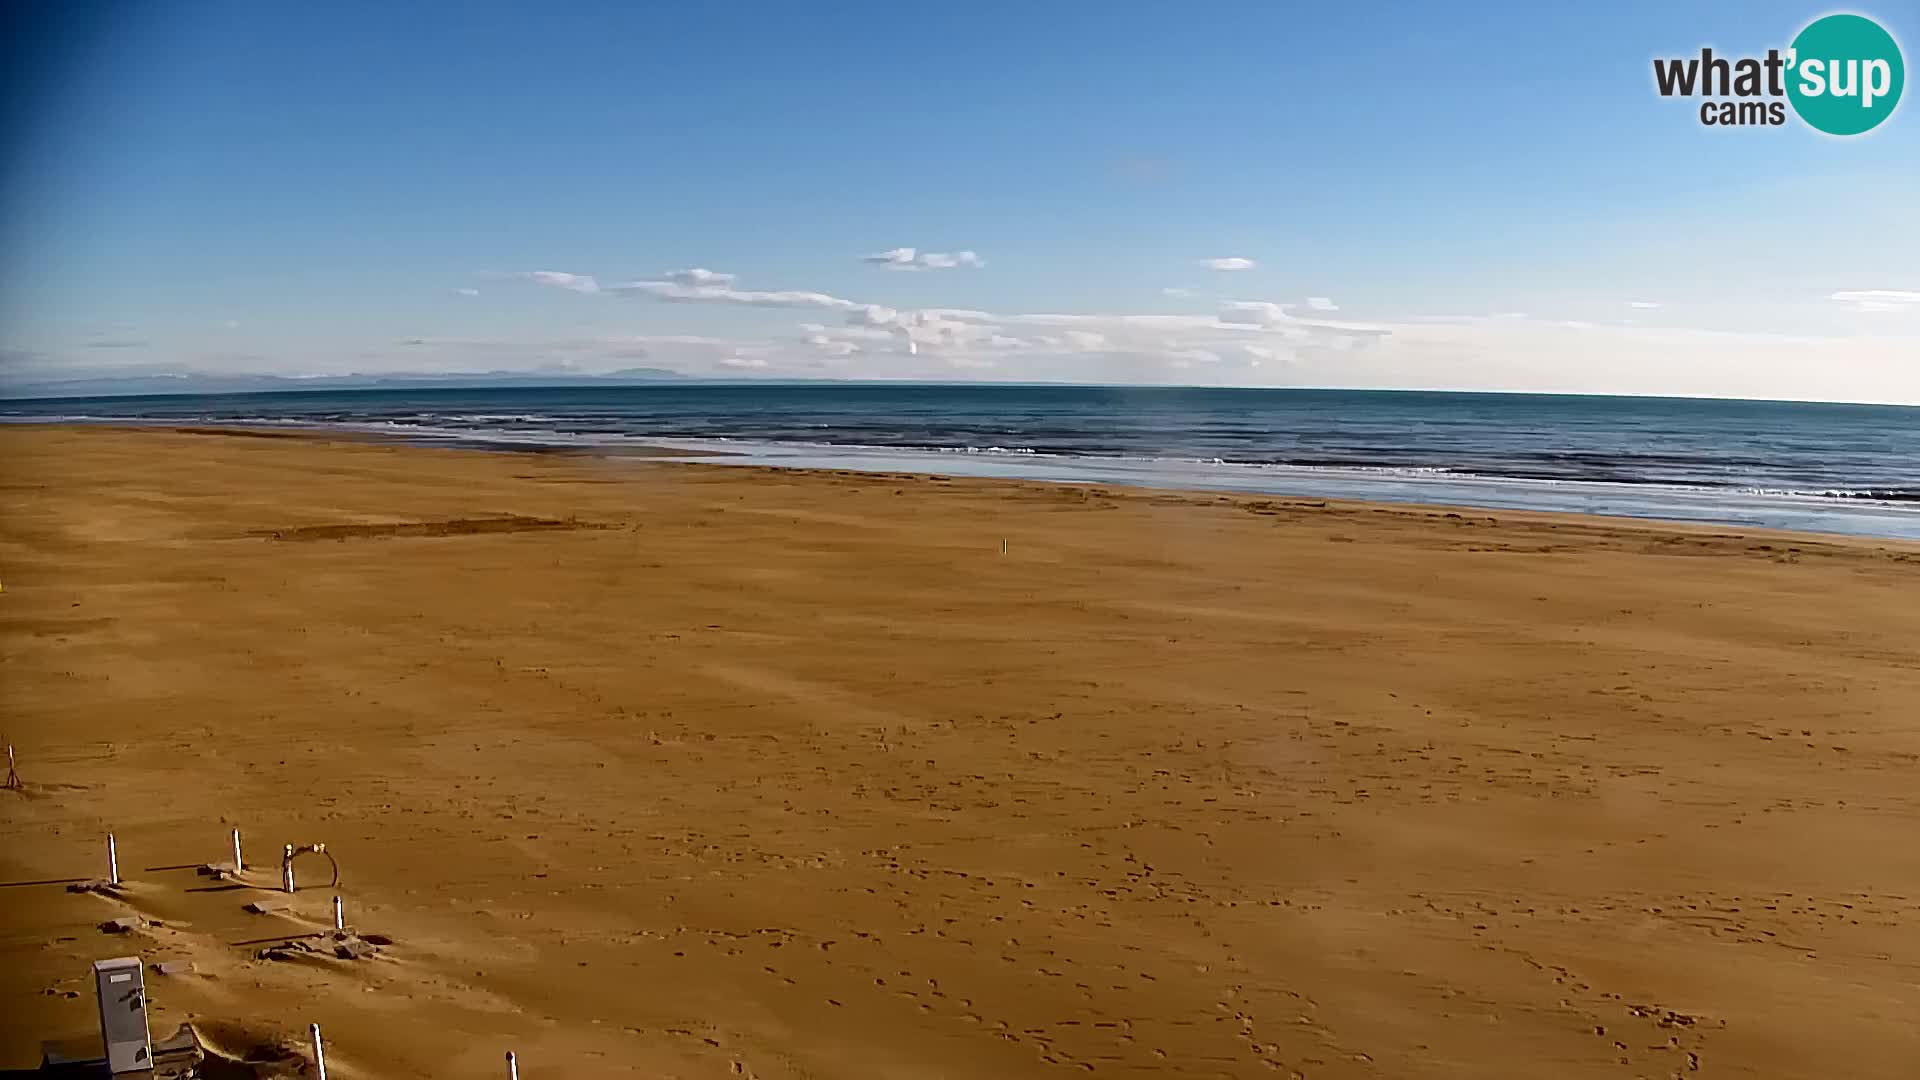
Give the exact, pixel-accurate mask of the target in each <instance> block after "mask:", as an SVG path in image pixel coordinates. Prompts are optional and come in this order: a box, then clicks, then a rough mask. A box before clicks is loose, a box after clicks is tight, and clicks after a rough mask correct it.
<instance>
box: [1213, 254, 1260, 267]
mask: <svg viewBox="0 0 1920 1080" xmlns="http://www.w3.org/2000/svg"><path fill="white" fill-rule="evenodd" d="M1200 265H1201V266H1204V267H1206V268H1207V269H1209V270H1251V269H1253V268H1254V267H1255V266H1257V265H1259V264H1257V263H1255V262H1254V261H1253V260H1252V259H1243V258H1241V257H1240V256H1238V255H1229V256H1227V257H1225V258H1219V259H1201V260H1200Z"/></svg>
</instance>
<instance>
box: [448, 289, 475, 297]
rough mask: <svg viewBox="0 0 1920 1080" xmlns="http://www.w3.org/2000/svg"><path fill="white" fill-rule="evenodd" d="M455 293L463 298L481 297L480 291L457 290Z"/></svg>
mask: <svg viewBox="0 0 1920 1080" xmlns="http://www.w3.org/2000/svg"><path fill="white" fill-rule="evenodd" d="M453 291H454V292H455V293H457V294H459V295H461V296H479V295H480V290H479V289H455V290H453Z"/></svg>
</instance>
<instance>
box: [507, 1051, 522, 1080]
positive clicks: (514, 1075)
mask: <svg viewBox="0 0 1920 1080" xmlns="http://www.w3.org/2000/svg"><path fill="white" fill-rule="evenodd" d="M507 1080H520V1062H519V1060H518V1059H516V1058H515V1057H514V1056H513V1051H511V1050H509V1051H507Z"/></svg>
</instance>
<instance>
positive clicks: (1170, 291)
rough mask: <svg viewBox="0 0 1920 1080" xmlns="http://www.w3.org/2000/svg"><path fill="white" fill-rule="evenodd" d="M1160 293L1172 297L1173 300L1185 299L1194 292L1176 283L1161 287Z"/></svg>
mask: <svg viewBox="0 0 1920 1080" xmlns="http://www.w3.org/2000/svg"><path fill="white" fill-rule="evenodd" d="M1160 295H1161V296H1168V297H1172V298H1173V299H1175V300H1185V299H1188V298H1189V297H1192V296H1194V295H1195V293H1194V291H1193V290H1192V289H1183V288H1181V287H1180V286H1178V285H1170V286H1168V287H1167V288H1164V289H1161V290H1160Z"/></svg>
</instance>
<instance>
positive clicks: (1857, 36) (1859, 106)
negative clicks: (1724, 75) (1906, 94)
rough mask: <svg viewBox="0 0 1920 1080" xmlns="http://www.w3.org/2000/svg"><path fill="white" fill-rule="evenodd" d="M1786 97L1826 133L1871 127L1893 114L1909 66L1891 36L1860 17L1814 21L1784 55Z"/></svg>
mask: <svg viewBox="0 0 1920 1080" xmlns="http://www.w3.org/2000/svg"><path fill="white" fill-rule="evenodd" d="M1787 57H1788V59H1787V65H1788V68H1787V99H1788V100H1789V101H1791V102H1793V111H1794V112H1797V113H1799V114H1800V119H1802V120H1805V121H1806V122H1807V123H1808V124H1809V125H1811V126H1812V127H1814V128H1815V129H1817V130H1819V131H1824V132H1826V133H1827V134H1829V135H1858V134H1860V133H1861V132H1863V131H1871V130H1872V129H1874V128H1876V127H1878V126H1879V125H1880V123H1881V121H1883V120H1885V119H1886V118H1887V117H1889V116H1891V115H1893V110H1894V109H1895V108H1896V107H1897V106H1898V105H1899V104H1900V91H1901V89H1902V88H1904V87H1905V86H1906V82H1907V66H1906V64H1905V63H1904V62H1903V61H1902V60H1901V58H1900V46H1899V44H1898V43H1896V42H1895V41H1894V40H1893V35H1892V34H1889V33H1887V31H1886V30H1885V29H1884V28H1883V27H1881V25H1880V24H1879V23H1877V22H1874V21H1873V20H1872V19H1869V18H1866V17H1865V16H1862V15H1828V16H1826V17H1824V18H1820V19H1815V20H1814V21H1813V22H1811V23H1809V24H1808V25H1807V28H1806V29H1805V30H1802V31H1800V34H1799V36H1797V37H1795V38H1794V39H1793V46H1792V48H1791V49H1790V50H1789V52H1788V54H1787Z"/></svg>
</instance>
